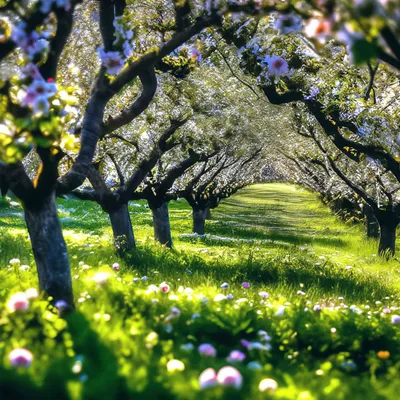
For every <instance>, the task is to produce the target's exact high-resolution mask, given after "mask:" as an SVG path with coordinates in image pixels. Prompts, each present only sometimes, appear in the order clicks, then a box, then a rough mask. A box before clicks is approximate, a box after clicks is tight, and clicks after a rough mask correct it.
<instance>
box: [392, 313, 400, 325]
mask: <svg viewBox="0 0 400 400" xmlns="http://www.w3.org/2000/svg"><path fill="white" fill-rule="evenodd" d="M392 324H394V325H400V315H392Z"/></svg>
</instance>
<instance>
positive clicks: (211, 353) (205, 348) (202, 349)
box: [198, 343, 217, 357]
mask: <svg viewBox="0 0 400 400" xmlns="http://www.w3.org/2000/svg"><path fill="white" fill-rule="evenodd" d="M198 350H199V353H200V354H201V355H202V356H206V357H215V356H216V355H217V350H215V347H214V346H213V345H212V344H209V343H203V344H201V345H200V346H199V348H198Z"/></svg>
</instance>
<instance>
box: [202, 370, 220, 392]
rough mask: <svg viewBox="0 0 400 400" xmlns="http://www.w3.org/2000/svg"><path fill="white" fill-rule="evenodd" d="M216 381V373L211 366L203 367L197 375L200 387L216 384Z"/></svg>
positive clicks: (204, 387)
mask: <svg viewBox="0 0 400 400" xmlns="http://www.w3.org/2000/svg"><path fill="white" fill-rule="evenodd" d="M217 383H218V382H217V374H216V372H215V370H214V369H213V368H207V369H205V370H204V371H203V372H202V373H201V374H200V376H199V385H200V389H207V388H209V387H212V386H216V385H217Z"/></svg>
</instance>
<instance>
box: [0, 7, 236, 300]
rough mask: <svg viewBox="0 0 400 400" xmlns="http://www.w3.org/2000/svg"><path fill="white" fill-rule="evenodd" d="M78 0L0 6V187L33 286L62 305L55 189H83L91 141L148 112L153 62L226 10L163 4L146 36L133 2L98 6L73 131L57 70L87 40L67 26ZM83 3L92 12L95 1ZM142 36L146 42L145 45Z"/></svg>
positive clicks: (76, 16)
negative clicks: (18, 222)
mask: <svg viewBox="0 0 400 400" xmlns="http://www.w3.org/2000/svg"><path fill="white" fill-rule="evenodd" d="M79 3H81V1H79V0H61V1H58V0H57V1H54V0H38V1H32V2H23V3H21V2H19V1H15V0H10V1H5V2H4V1H3V2H2V3H1V5H2V6H3V7H2V10H1V11H2V14H1V17H2V18H1V43H0V61H1V63H2V67H1V68H2V70H4V68H5V66H9V65H11V66H12V68H9V71H11V73H10V72H9V73H8V74H6V76H5V79H4V80H3V82H2V85H1V93H0V94H1V107H0V113H1V126H0V145H1V147H0V151H1V154H0V156H1V164H0V166H1V168H0V170H1V174H0V175H1V187H2V190H3V193H5V192H7V189H10V190H12V191H13V193H14V194H15V195H16V196H17V197H18V198H19V199H20V200H21V201H22V204H23V207H24V211H25V219H26V223H27V227H28V231H29V235H30V238H31V242H32V248H33V253H34V257H35V261H36V265H37V269H38V275H39V285H40V288H41V290H43V291H45V292H47V294H48V295H50V296H52V297H53V300H54V301H56V300H59V299H63V300H65V301H66V302H67V303H68V304H70V305H72V304H73V294H72V285H71V277H70V268H69V261H68V255H67V249H66V244H65V241H64V238H63V235H62V231H61V227H60V223H59V220H58V216H57V209H56V201H55V196H56V192H57V193H59V194H61V193H68V192H70V191H71V190H74V189H76V188H77V187H79V186H80V185H82V183H83V182H84V181H85V179H86V177H87V176H88V172H89V170H90V169H91V167H92V162H93V157H94V155H95V151H96V147H97V144H98V142H99V140H100V139H101V138H102V137H103V136H104V135H106V134H108V133H110V132H111V131H113V130H115V129H117V128H119V127H121V126H123V125H124V124H127V123H129V122H130V121H132V120H133V119H135V118H136V117H137V116H138V115H140V114H141V113H142V112H143V111H144V110H145V109H146V108H147V107H148V105H149V103H150V102H151V100H152V99H153V97H154V95H155V92H156V88H157V79H156V75H155V69H156V68H157V65H158V64H160V63H163V62H164V61H165V58H166V57H167V61H168V57H169V56H170V54H171V52H174V51H175V50H176V49H178V48H179V47H180V46H182V45H183V44H184V43H185V42H187V41H188V40H190V39H191V38H192V37H193V36H195V35H197V34H199V33H200V32H201V31H202V30H203V29H205V28H207V27H209V26H212V25H221V23H222V21H223V15H224V14H225V13H226V12H227V11H228V10H229V7H228V6H227V5H226V4H223V5H221V7H219V8H217V7H216V6H215V5H214V3H213V2H206V6H204V4H203V3H202V2H199V3H196V4H189V3H187V2H180V1H179V2H178V1H177V2H174V1H168V2H163V3H162V4H161V5H160V7H161V8H162V10H161V13H162V15H163V20H162V25H163V32H162V34H160V33H159V30H157V31H155V32H153V31H151V30H150V32H149V31H148V29H151V24H152V23H153V22H152V20H151V17H152V13H149V14H146V13H143V12H142V11H141V9H140V8H138V7H135V5H136V4H135V2H133V3H131V2H129V4H127V2H125V0H114V1H110V0H100V1H99V2H98V3H97V5H98V29H96V31H94V32H95V33H96V32H100V35H101V38H102V45H101V47H100V49H99V50H98V54H99V56H100V61H101V62H100V63H99V64H98V70H97V72H96V73H95V75H91V74H90V73H89V74H85V75H86V76H85V78H86V79H87V82H86V87H87V89H89V88H90V91H89V94H88V95H87V101H85V104H84V112H82V122H81V123H79V126H78V124H77V123H76V121H75V120H76V118H75V116H76V113H74V112H73V111H72V110H71V107H72V106H73V105H74V104H75V103H77V98H76V96H74V91H75V90H74V88H73V86H72V85H71V82H62V79H61V77H60V75H61V70H59V68H58V67H59V66H60V59H61V57H62V56H64V55H63V54H62V53H63V50H64V49H65V48H66V45H67V41H68V38H69V36H70V33H71V31H72V30H73V29H76V30H77V32H80V33H81V34H83V32H84V36H85V37H90V34H89V33H87V32H86V31H85V26H84V25H79V26H78V25H74V22H75V21H79V20H80V19H81V18H80V17H81V14H82V13H84V12H85V11H83V10H82V8H77V5H78V4H79ZM83 3H84V6H90V7H92V6H93V4H96V3H94V2H90V1H88V2H83ZM149 5H150V3H149ZM234 8H235V9H238V6H235V7H234ZM239 9H240V7H239ZM96 11H97V10H95V12H96ZM140 18H142V20H141V19H140ZM143 19H144V21H143ZM166 20H167V21H168V23H166ZM76 36H77V35H76V34H75V38H76ZM143 36H145V37H146V38H148V40H146V41H145V44H144V46H143V45H142V43H143V42H142V41H141V38H142V37H143ZM73 38H74V35H73V36H72V39H73ZM96 40H97V37H96V39H95V41H96ZM82 54H84V56H85V57H86V54H85V53H82ZM68 57H71V58H72V59H74V60H75V59H76V58H78V57H80V54H79V51H78V52H77V49H76V48H75V49H74V48H73V47H72V48H69V51H68V54H65V59H67V58H68ZM89 59H90V58H88V60H89ZM86 67H87V66H86ZM72 69H73V67H72ZM92 77H93V78H92ZM136 79H139V80H140V82H141V84H142V87H141V91H140V92H139V93H138V94H137V95H136V96H135V95H134V96H132V97H130V94H131V93H132V91H131V90H130V85H131V83H132V82H133V81H134V80H136ZM72 83H73V82H72ZM126 90H127V92H125V91H126ZM124 93H127V94H126V96H127V97H128V98H129V101H128V99H127V101H126V102H124V104H127V105H126V106H123V107H119V110H118V113H117V114H109V110H108V105H110V109H111V110H114V109H115V101H116V99H117V98H119V97H120V96H124ZM76 95H77V96H79V93H76ZM78 108H79V107H78ZM78 115H79V114H78ZM105 115H106V116H107V118H106V119H105ZM70 132H76V133H77V134H79V136H80V147H79V153H78V156H77V157H76V158H75V161H74V163H73V165H72V166H71V168H70V169H69V170H68V171H67V172H66V173H64V174H63V175H62V176H59V172H58V165H59V162H60V160H61V159H62V158H63V156H64V152H65V150H68V149H69V148H70V147H71V146H73V145H74V144H75V140H74V138H73V137H72V138H71V136H70ZM30 151H35V152H36V153H37V154H38V156H39V157H40V160H41V164H40V168H39V170H38V171H37V175H36V178H35V179H34V180H32V179H30V178H29V176H28V175H27V173H26V171H25V169H24V165H23V163H22V162H21V160H22V158H23V157H24V156H25V155H26V154H27V153H28V152H30Z"/></svg>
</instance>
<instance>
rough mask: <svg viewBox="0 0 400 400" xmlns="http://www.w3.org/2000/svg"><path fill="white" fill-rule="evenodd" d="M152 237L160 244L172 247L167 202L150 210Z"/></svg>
mask: <svg viewBox="0 0 400 400" xmlns="http://www.w3.org/2000/svg"><path fill="white" fill-rule="evenodd" d="M151 211H152V213H153V224H154V237H155V239H156V240H157V241H159V242H160V243H161V244H164V245H166V246H167V247H169V248H171V247H172V237H171V225H170V223H169V213H168V202H165V203H163V204H162V205H161V207H157V208H152V209H151Z"/></svg>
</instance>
